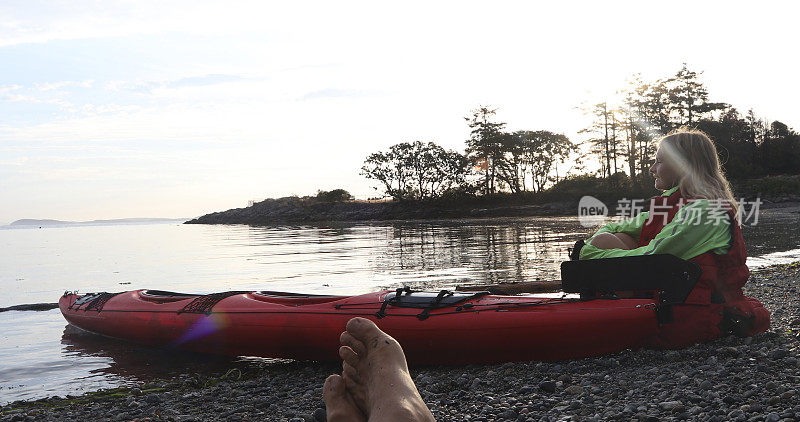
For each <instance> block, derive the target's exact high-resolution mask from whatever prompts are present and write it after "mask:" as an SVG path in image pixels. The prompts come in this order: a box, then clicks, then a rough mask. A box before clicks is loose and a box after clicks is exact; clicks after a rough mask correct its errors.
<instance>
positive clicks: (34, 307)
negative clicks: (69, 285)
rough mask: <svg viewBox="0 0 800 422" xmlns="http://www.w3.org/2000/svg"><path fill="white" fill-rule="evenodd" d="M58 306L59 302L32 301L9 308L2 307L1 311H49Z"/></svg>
mask: <svg viewBox="0 0 800 422" xmlns="http://www.w3.org/2000/svg"><path fill="white" fill-rule="evenodd" d="M56 308H58V303H30V304H27V305H14V306H9V307H7V308H0V312H6V311H49V310H51V309H56Z"/></svg>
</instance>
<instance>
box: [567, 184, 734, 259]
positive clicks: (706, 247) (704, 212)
mask: <svg viewBox="0 0 800 422" xmlns="http://www.w3.org/2000/svg"><path fill="white" fill-rule="evenodd" d="M677 189H678V188H677V187H674V188H672V189H670V190H668V191H666V192H664V193H663V194H662V196H669V195H671V194H673V193H674V192H675V191H676V190H677ZM712 212H713V211H712V207H711V204H710V203H709V201H708V200H707V199H697V200H694V201H690V202H688V203H687V204H686V205H684V206H682V207H681V208H680V210H678V212H677V214H675V217H674V218H673V219H672V221H670V222H669V223H668V224H666V225H665V226H664V228H663V229H662V230H661V232H659V233H658V235H656V237H655V238H654V239H653V240H652V241H650V243H649V244H647V245H645V246H641V247H638V248H636V249H630V250H628V249H600V248H597V247H594V246H592V245H590V244H589V242H591V240H592V239H593V238H594V236H597V235H598V234H600V233H625V234H627V235H629V236H631V237H633V238H634V239H636V240H637V241H638V239H639V234H640V233H641V232H642V227H643V226H644V224H645V222H646V221H647V220H648V219H649V218H650V213H649V211H644V212H641V213H639V215H637V216H636V217H634V218H630V219H626V220H622V221H619V222H611V223H608V224H606V225H605V226H603V227H601V228H600V230H598V231H597V233H595V234H594V236H592V237H591V238H589V239H588V240H587V241H586V245H585V246H583V248H581V251H580V259H598V258H616V257H621V256H634V255H644V254H645V253H656V254H659V253H666V254H672V255H675V256H677V257H679V258H682V259H691V258H694V257H696V256H698V255H700V254H703V253H705V252H708V251H712V252H714V253H715V254H719V255H723V254H726V253H728V251H729V250H730V247H731V240H732V239H731V233H730V227H729V226H728V225H729V224H730V223H729V220H727V219H724V220H721V221H719V222H720V224H708V222H707V220H708V217H709V215H710V214H711V213H712ZM656 218H661V217H660V216H658V217H656ZM698 219H699V220H698ZM697 221H701V222H704V223H701V224H696V222H697Z"/></svg>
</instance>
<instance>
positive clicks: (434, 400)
mask: <svg viewBox="0 0 800 422" xmlns="http://www.w3.org/2000/svg"><path fill="white" fill-rule="evenodd" d="M799 286H800V261H798V262H794V263H791V264H785V265H776V266H770V267H765V268H762V269H759V270H756V271H753V273H752V275H751V278H750V280H749V281H748V284H747V285H746V286H745V291H746V294H748V295H750V296H753V297H755V298H757V299H759V300H760V301H762V303H764V305H765V306H766V307H767V309H769V310H770V312H771V314H772V325H771V327H770V329H769V331H768V332H766V333H763V334H759V335H756V336H754V337H748V338H738V337H732V336H730V337H725V338H722V339H718V340H716V341H713V342H711V343H706V344H701V345H695V346H693V347H690V348H687V349H683V350H678V351H653V350H636V351H625V352H621V353H617V354H614V355H608V356H602V357H597V358H589V359H579V360H571V361H561V362H521V363H506V364H501V365H470V366H423V367H412V368H411V372H412V376H413V378H414V380H415V382H416V384H417V386H418V388H419V390H420V393H421V394H422V397H423V399H424V400H425V401H426V403H427V404H428V406H429V407H430V408H431V410H432V411H433V414H434V416H435V417H436V419H437V420H440V421H556V420H626V421H627V420H637V421H659V420H702V421H724V420H734V421H771V422H774V421H794V420H800V391H798V390H800V365H799V364H798V362H799V359H800V356H798V353H800V347H798V346H800V303H798V301H797V297H798V292H797V289H798V287H799ZM339 369H340V367H339V366H338V365H335V364H322V363H315V362H282V363H249V364H247V365H244V366H240V367H234V368H231V369H230V370H228V371H226V372H224V373H220V374H217V375H216V376H213V377H210V376H200V375H197V374H188V373H187V374H181V375H179V376H177V377H175V378H174V379H165V380H158V381H154V382H150V383H147V384H142V385H138V386H133V387H124V388H117V389H112V390H103V391H97V392H93V393H87V394H84V395H82V396H75V397H73V396H68V397H66V398H63V397H53V398H47V399H41V400H36V401H18V402H14V403H10V404H7V405H5V406H2V407H0V422H6V421H31V420H35V421H59V420H119V421H155V420H168V421H184V422H186V421H209V420H226V421H261V420H264V421H291V422H301V421H324V420H325V405H324V402H323V401H322V384H323V382H324V380H325V378H326V377H327V376H328V375H329V374H331V373H334V372H338V370H339Z"/></svg>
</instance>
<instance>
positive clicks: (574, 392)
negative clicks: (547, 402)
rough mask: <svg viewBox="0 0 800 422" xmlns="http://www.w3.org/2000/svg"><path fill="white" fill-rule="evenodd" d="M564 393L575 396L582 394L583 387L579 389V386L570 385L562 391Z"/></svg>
mask: <svg viewBox="0 0 800 422" xmlns="http://www.w3.org/2000/svg"><path fill="white" fill-rule="evenodd" d="M564 392H565V393H567V394H571V395H574V396H577V395H579V394H582V393H583V387H581V386H580V385H570V386H569V387H567V388H565V389H564Z"/></svg>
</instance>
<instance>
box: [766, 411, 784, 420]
mask: <svg viewBox="0 0 800 422" xmlns="http://www.w3.org/2000/svg"><path fill="white" fill-rule="evenodd" d="M779 420H781V417H780V415H778V414H777V413H775V412H772V413H770V414H768V415H767V416H766V417H765V418H764V422H778V421H779Z"/></svg>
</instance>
